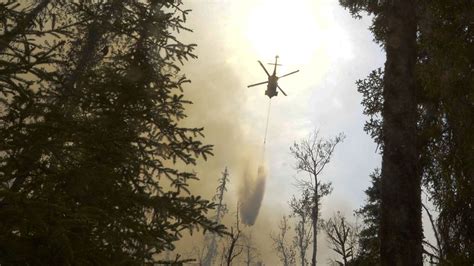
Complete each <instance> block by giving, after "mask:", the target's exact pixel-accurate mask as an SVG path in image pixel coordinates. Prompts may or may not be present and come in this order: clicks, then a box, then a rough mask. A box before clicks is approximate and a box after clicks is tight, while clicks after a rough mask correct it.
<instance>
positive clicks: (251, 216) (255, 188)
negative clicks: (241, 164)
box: [239, 165, 267, 225]
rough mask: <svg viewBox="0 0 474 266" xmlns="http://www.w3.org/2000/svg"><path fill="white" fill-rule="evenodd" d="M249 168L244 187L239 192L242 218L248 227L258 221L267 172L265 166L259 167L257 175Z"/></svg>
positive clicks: (245, 175)
mask: <svg viewBox="0 0 474 266" xmlns="http://www.w3.org/2000/svg"><path fill="white" fill-rule="evenodd" d="M254 169H255V168H253V167H249V168H247V169H246V171H245V172H244V177H243V182H242V186H241V188H240V192H239V202H240V216H241V217H242V222H243V223H244V224H246V225H253V224H254V223H255V220H256V219H257V216H258V212H259V210H260V205H261V204H262V200H263V195H264V193H265V181H266V177H267V171H266V169H265V167H264V166H263V165H259V166H258V170H257V175H256V176H255V174H254V173H255V172H254V171H252V170H254Z"/></svg>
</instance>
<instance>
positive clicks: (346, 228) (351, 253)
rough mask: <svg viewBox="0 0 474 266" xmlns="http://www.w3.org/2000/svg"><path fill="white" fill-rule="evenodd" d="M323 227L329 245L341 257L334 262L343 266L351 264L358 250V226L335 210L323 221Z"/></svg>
mask: <svg viewBox="0 0 474 266" xmlns="http://www.w3.org/2000/svg"><path fill="white" fill-rule="evenodd" d="M323 229H324V231H325V232H326V235H327V236H328V242H329V247H330V248H331V249H332V250H333V251H335V252H336V253H337V254H338V255H339V256H340V257H341V260H336V263H337V264H339V265H344V266H346V265H353V264H354V258H355V257H357V255H358V252H359V249H358V244H357V240H358V233H359V232H358V228H357V227H356V226H355V225H353V224H351V223H349V222H348V221H347V220H346V218H345V217H344V216H343V215H342V214H341V213H340V212H337V214H335V215H334V216H333V217H332V218H329V220H327V221H325V222H323Z"/></svg>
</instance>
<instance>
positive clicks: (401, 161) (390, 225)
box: [380, 0, 422, 265]
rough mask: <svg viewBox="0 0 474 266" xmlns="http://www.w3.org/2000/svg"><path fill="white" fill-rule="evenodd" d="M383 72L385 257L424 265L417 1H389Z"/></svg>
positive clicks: (382, 233) (388, 261) (386, 262)
mask: <svg viewBox="0 0 474 266" xmlns="http://www.w3.org/2000/svg"><path fill="white" fill-rule="evenodd" d="M387 5H388V7H387V9H386V12H385V16H386V21H387V35H386V38H387V39H386V53H387V61H386V63H385V77H384V92H383V96H384V107H383V113H382V114H383V140H384V151H383V157H382V180H381V181H382V187H381V198H382V202H381V229H380V237H381V262H382V265H422V242H421V240H422V227H421V184H420V182H421V181H420V180H421V178H420V175H419V172H418V171H417V161H418V153H417V148H416V147H417V145H416V134H417V133H416V119H417V115H416V99H415V79H414V67H415V63H416V17H415V1H411V0H399V1H387Z"/></svg>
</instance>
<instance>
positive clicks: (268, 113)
mask: <svg viewBox="0 0 474 266" xmlns="http://www.w3.org/2000/svg"><path fill="white" fill-rule="evenodd" d="M271 105H272V99H271V98H270V99H269V100H268V110H267V123H266V125H265V136H264V138H263V151H262V163H264V162H265V146H266V144H267V132H268V121H269V120H270V107H271Z"/></svg>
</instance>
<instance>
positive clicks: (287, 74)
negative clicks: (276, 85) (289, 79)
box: [278, 70, 299, 79]
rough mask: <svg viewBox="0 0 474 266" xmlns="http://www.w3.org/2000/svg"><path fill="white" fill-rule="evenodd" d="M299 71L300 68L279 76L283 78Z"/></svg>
mask: <svg viewBox="0 0 474 266" xmlns="http://www.w3.org/2000/svg"><path fill="white" fill-rule="evenodd" d="M298 72H299V70H296V71H293V72H290V73H288V74H285V75H283V76H281V77H278V78H279V79H281V78H283V77H286V76H289V75H292V74H295V73H298Z"/></svg>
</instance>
